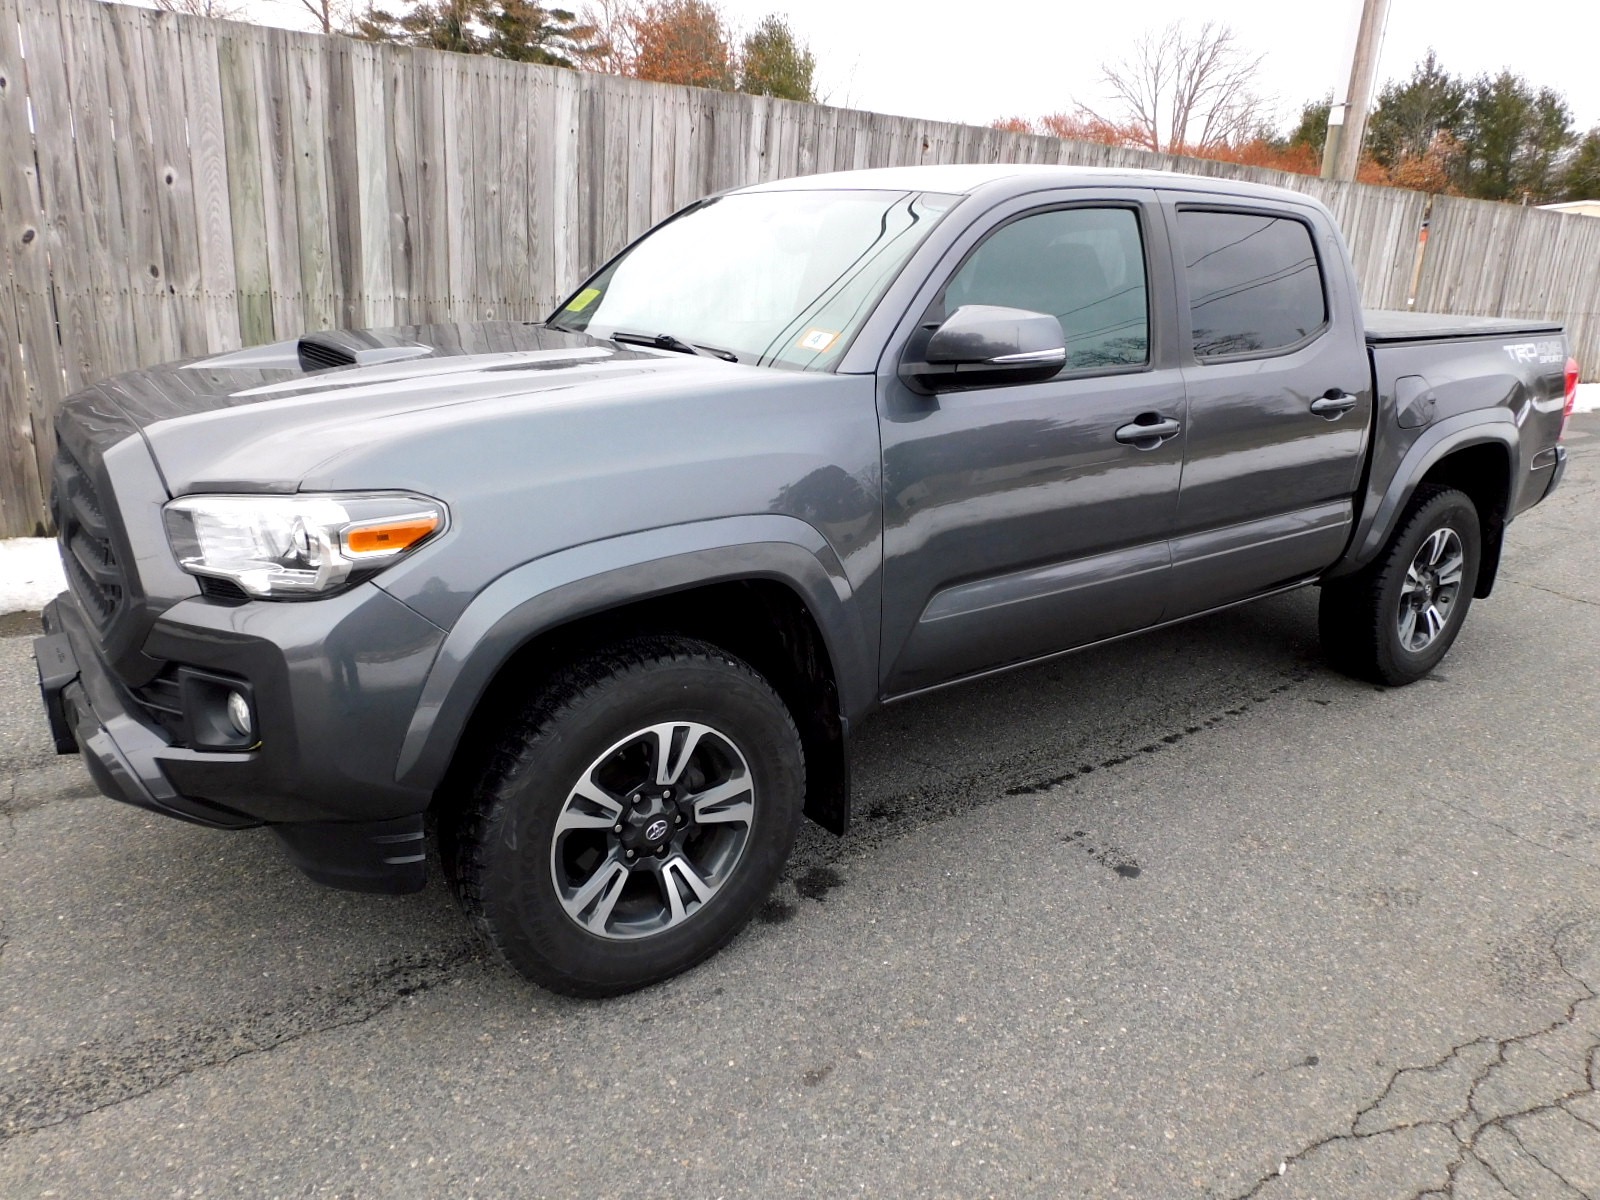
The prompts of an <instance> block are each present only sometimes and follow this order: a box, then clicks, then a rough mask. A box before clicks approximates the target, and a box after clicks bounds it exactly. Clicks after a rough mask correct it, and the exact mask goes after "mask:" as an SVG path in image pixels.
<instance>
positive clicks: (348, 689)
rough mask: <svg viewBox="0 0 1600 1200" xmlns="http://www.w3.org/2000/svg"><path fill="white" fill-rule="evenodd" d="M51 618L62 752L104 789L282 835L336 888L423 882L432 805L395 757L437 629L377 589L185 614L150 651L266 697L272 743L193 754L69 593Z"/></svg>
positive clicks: (53, 698)
mask: <svg viewBox="0 0 1600 1200" xmlns="http://www.w3.org/2000/svg"><path fill="white" fill-rule="evenodd" d="M358 591H360V589H358ZM288 609H294V610H298V611H292V612H286V611H285V610H288ZM44 622H45V636H44V637H42V638H39V639H38V640H37V641H36V642H35V658H36V660H37V663H38V667H39V686H40V692H41V695H42V697H43V700H44V706H45V711H46V714H47V716H48V718H49V721H50V727H51V733H52V736H53V738H54V740H55V743H56V748H57V750H58V751H59V752H61V753H72V752H73V751H74V750H77V751H79V752H81V753H82V755H83V758H84V763H85V766H86V767H87V768H88V770H89V773H90V775H91V777H92V778H93V779H94V781H95V784H96V785H97V786H98V787H99V788H100V790H101V791H102V792H104V793H105V794H106V795H108V796H110V797H112V798H113V799H116V800H120V801H123V802H124V803H128V804H133V805H137V806H138V807H140V808H144V809H148V810H150V811H152V812H158V813H161V814H163V815H165V816H170V817H176V818H178V819H180V820H184V821H192V822H194V823H196V824H200V825H207V826H210V827H212V828H220V829H242V828H250V827H253V826H259V825H267V826H270V827H271V828H272V829H273V830H274V832H276V833H277V834H278V835H279V837H280V839H281V840H282V841H283V842H284V845H285V848H286V850H287V851H288V852H289V856H290V858H291V859H292V860H293V861H294V862H295V863H296V865H298V866H299V867H300V868H301V869H302V870H304V871H305V872H306V873H307V874H308V875H310V876H311V877H312V878H313V879H316V880H318V881H319V882H322V883H327V884H330V885H332V886H336V887H344V888H350V889H354V890H358V891H379V892H403V891H415V890H417V889H419V888H421V887H422V886H423V884H424V883H425V880H426V875H425V871H426V868H425V864H424V857H423V845H422V843H423V833H422V822H423V813H424V811H425V810H426V808H427V805H428V802H429V800H430V798H431V796H430V794H429V793H426V792H418V791H415V790H412V789H408V788H402V787H400V786H399V785H397V784H396V783H395V780H394V762H395V756H396V754H397V752H398V746H399V742H400V740H401V738H403V736H404V731H405V728H406V724H407V721H408V720H409V717H410V714H411V712H412V711H414V707H415V697H416V695H417V694H419V693H420V689H421V684H422V680H423V678H424V677H425V675H426V671H427V667H428V664H429V663H431V661H432V654H433V650H434V649H436V647H437V640H438V638H439V637H442V634H440V633H439V631H438V630H437V629H436V628H435V627H434V626H432V625H431V624H429V623H428V622H425V621H423V620H422V619H421V618H420V617H417V616H416V615H415V614H414V613H412V612H411V611H410V610H409V609H406V608H405V607H404V606H403V605H400V604H399V602H398V601H395V600H393V599H392V598H391V597H388V596H387V595H386V594H385V593H383V592H380V591H378V590H377V589H376V588H369V589H366V590H365V591H364V592H362V593H361V594H355V593H351V594H347V595H346V596H341V597H334V598H330V599H329V600H328V601H325V602H318V604H315V605H313V604H301V605H292V606H291V605H264V604H246V605H237V606H229V605H219V604H212V603H209V602H206V601H203V600H193V601H185V602H182V603H180V604H179V605H176V606H174V607H173V609H171V610H169V613H168V614H166V615H164V616H163V617H161V618H160V619H158V620H157V622H156V624H155V626H154V627H153V629H152V630H151V632H150V635H149V637H148V638H147V640H146V653H149V654H152V655H153V656H154V657H157V658H159V659H160V660H162V661H164V662H167V663H173V664H176V663H182V664H185V665H188V666H191V667H194V668H198V669H205V670H214V671H221V672H224V673H226V674H228V675H231V676H234V677H237V678H239V679H242V680H245V681H247V682H248V684H249V685H250V687H251V688H252V689H253V693H254V697H255V703H256V706H257V712H258V718H259V726H260V740H259V742H258V743H257V744H256V745H255V746H252V747H250V748H249V749H246V750H237V751H221V750H204V749H195V748H192V747H189V746H186V745H183V744H180V743H179V742H178V740H177V739H175V737H174V736H173V733H172V732H171V730H170V729H168V728H165V727H164V726H163V725H162V723H161V722H159V721H157V720H156V719H154V718H153V717H152V715H151V711H150V709H149V706H148V705H147V704H145V703H143V702H142V701H141V699H140V697H139V695H137V694H136V693H135V691H134V690H133V689H130V688H129V687H128V686H127V685H126V684H125V683H124V682H123V680H122V679H120V678H119V677H118V676H117V675H116V674H115V672H114V671H113V670H112V669H111V668H110V667H109V666H108V665H107V663H106V661H105V659H104V658H103V657H102V655H101V652H100V649H99V646H98V643H97V640H96V637H95V635H94V633H93V632H92V629H91V627H90V625H89V623H88V621H87V620H86V618H85V617H84V615H83V613H82V611H81V610H80V609H79V607H78V605H77V604H76V602H75V601H74V600H73V598H72V597H71V595H62V596H61V597H59V598H57V599H56V600H54V601H52V602H51V603H50V604H49V605H48V606H47V607H46V609H45V613H44Z"/></svg>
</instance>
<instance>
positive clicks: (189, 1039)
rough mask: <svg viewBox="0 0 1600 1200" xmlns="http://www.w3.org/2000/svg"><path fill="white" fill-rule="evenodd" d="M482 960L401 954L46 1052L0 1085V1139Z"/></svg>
mask: <svg viewBox="0 0 1600 1200" xmlns="http://www.w3.org/2000/svg"><path fill="white" fill-rule="evenodd" d="M477 957H478V952H477V948H476V946H475V945H472V944H469V943H461V944H460V945H458V946H457V947H456V948H455V949H454V950H453V951H452V952H449V953H446V954H443V955H439V954H407V955H402V956H400V957H398V958H395V959H391V960H390V961H389V962H386V963H383V964H381V965H379V966H377V967H376V968H374V969H373V970H371V971H369V972H368V973H367V974H366V975H364V976H361V977H358V978H355V979H350V980H346V981H345V982H342V983H339V984H337V985H333V986H327V987H316V988H312V989H310V990H309V991H307V992H305V993H303V994H302V995H300V996H298V997H296V998H294V999H292V1000H290V1001H289V1002H288V1003H285V1004H280V1005H274V1006H270V1007H268V1006H262V1007H257V1008H249V1009H245V1010H243V1011H237V1012H234V1013H230V1014H227V1015H225V1016H222V1017H217V1018H212V1019H210V1020H202V1021H199V1022H197V1023H195V1024H192V1025H189V1026H187V1027H186V1028H184V1029H183V1030H181V1031H179V1032H174V1033H171V1034H167V1035H164V1036H160V1037H154V1038H144V1039H139V1040H129V1039H111V1038H108V1039H104V1040H99V1041H91V1042H86V1043H84V1044H82V1045H80V1046H76V1047H74V1048H73V1049H71V1050H67V1051H63V1052H58V1053H55V1054H46V1055H42V1056H40V1057H39V1058H37V1059H35V1060H33V1061H32V1062H29V1063H26V1064H23V1065H21V1066H19V1067H18V1068H17V1069H16V1070H15V1071H14V1072H10V1073H8V1075H7V1076H6V1080H5V1085H4V1086H3V1087H0V1145H4V1144H5V1143H6V1142H7V1141H9V1140H10V1139H11V1138H14V1137H18V1136H21V1135H24V1134H28V1133H32V1132H34V1131H36V1130H39V1129H43V1128H46V1127H48V1126H51V1125H59V1124H61V1123H62V1122H64V1121H71V1120H76V1119H77V1118H79V1117H83V1116H87V1115H88V1114H89V1113H93V1112H99V1111H100V1110H102V1109H106V1108H111V1107H113V1106H115V1105H118V1104H125V1103H126V1102H128V1101H129V1100H136V1099H138V1098H139V1097H141V1096H147V1095H149V1094H150V1093H151V1092H154V1091H156V1090H158V1089H160V1088H163V1087H166V1086H167V1085H168V1084H170V1083H173V1082H174V1081H176V1080H178V1079H181V1078H182V1077H183V1076H185V1075H189V1074H192V1073H194V1072H196V1071H201V1070H205V1069H206V1068H209V1067H216V1066H221V1065H223V1064H224V1063H228V1062H232V1061H233V1060H235V1059H238V1058H243V1057H245V1056H247V1055H252V1054H262V1053H266V1052H268V1051H271V1050H275V1049H277V1048H278V1047H279V1046H283V1045H287V1044H288V1043H290V1042H293V1041H297V1040H299V1039H300V1038H303V1037H306V1036H307V1035H309V1034H314V1033H323V1032H325V1031H327V1030H330V1029H338V1028H342V1027H346V1026H353V1025H359V1024H362V1023H363V1022H366V1021H370V1020H371V1019H372V1018H373V1017H376V1016H378V1015H379V1014H380V1013H383V1012H386V1011H387V1010H388V1009H390V1008H392V1007H393V1006H394V1005H396V1004H398V1003H399V1002H400V1001H402V1000H404V999H405V998H406V997H407V996H411V995H414V994H416V993H418V992H423V991H427V990H428V989H429V988H433V987H438V986H439V985H441V984H443V983H447V982H449V981H450V980H451V979H453V978H455V977H456V976H457V975H458V974H459V973H460V969H461V967H462V966H463V965H465V964H466V963H468V962H469V961H472V960H474V959H476V958H477Z"/></svg>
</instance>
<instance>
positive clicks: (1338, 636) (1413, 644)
mask: <svg viewBox="0 0 1600 1200" xmlns="http://www.w3.org/2000/svg"><path fill="white" fill-rule="evenodd" d="M1481 547H1482V534H1481V532H1480V525H1479V521H1478V510H1477V508H1476V507H1475V506H1474V505H1473V503H1472V501H1471V499H1469V498H1468V497H1467V495H1466V493H1464V492H1461V491H1458V490H1456V489H1455V488H1447V487H1439V486H1437V485H1432V484H1429V485H1424V486H1422V487H1419V488H1418V489H1417V491H1416V494H1415V495H1414V496H1413V497H1412V498H1411V503H1410V504H1409V505H1408V506H1407V507H1406V511H1405V513H1404V514H1403V515H1402V517H1401V519H1400V523H1399V526H1398V527H1397V528H1396V530H1395V532H1394V535H1393V536H1392V537H1391V538H1390V539H1389V544H1388V545H1387V546H1385V547H1384V549H1383V552H1382V553H1381V554H1379V556H1378V558H1377V559H1376V560H1375V561H1374V562H1373V563H1371V564H1370V565H1369V566H1367V567H1366V568H1365V569H1363V570H1362V571H1360V572H1358V573H1357V574H1355V575H1352V576H1349V577H1348V578H1346V579H1340V580H1335V581H1334V582H1332V583H1329V584H1325V585H1324V586H1323V589H1322V599H1321V603H1320V606H1319V609H1318V624H1319V626H1320V629H1321V635H1322V650H1323V654H1324V656H1325V657H1326V658H1327V659H1328V661H1329V663H1330V664H1332V665H1333V666H1334V667H1335V668H1337V669H1338V670H1340V671H1343V672H1344V673H1345V674H1347V675H1353V676H1355V677H1356V678H1358V679H1370V680H1372V681H1373V682H1374V683H1382V684H1387V685H1389V686H1391V687H1397V686H1400V685H1402V684H1407V683H1415V682H1416V681H1417V680H1419V679H1421V678H1422V677H1423V676H1424V675H1426V674H1427V673H1428V672H1429V671H1431V670H1433V668H1434V667H1435V666H1437V665H1438V663H1439V660H1440V659H1442V658H1443V657H1444V656H1445V654H1446V652H1448V651H1449V649H1450V645H1451V643H1452V642H1454V641H1455V640H1456V635H1457V634H1458V633H1460V632H1461V625H1462V622H1463V621H1465V620H1466V617H1467V609H1468V607H1469V606H1470V605H1471V604H1472V593H1473V590H1474V589H1475V588H1476V587H1477V582H1478V562H1479V559H1480V556H1481Z"/></svg>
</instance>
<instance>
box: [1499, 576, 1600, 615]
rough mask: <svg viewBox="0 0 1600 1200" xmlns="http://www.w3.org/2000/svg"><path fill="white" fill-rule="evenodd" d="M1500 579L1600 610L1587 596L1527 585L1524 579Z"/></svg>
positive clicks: (1506, 577)
mask: <svg viewBox="0 0 1600 1200" xmlns="http://www.w3.org/2000/svg"><path fill="white" fill-rule="evenodd" d="M1501 578H1502V579H1504V580H1505V581H1506V582H1507V583H1514V584H1516V585H1517V586H1518V587H1525V588H1532V589H1533V590H1534V591H1536V592H1544V593H1546V594H1548V595H1551V596H1556V597H1558V598H1560V599H1562V600H1571V601H1572V602H1573V603H1574V604H1587V605H1588V606H1589V607H1590V608H1600V601H1597V600H1591V599H1589V598H1588V597H1587V596H1574V595H1573V594H1572V593H1571V592H1563V591H1561V590H1560V589H1559V588H1553V587H1545V585H1544V584H1542V583H1529V582H1528V581H1527V580H1526V579H1513V578H1512V577H1511V576H1509V575H1502V576H1501Z"/></svg>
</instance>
